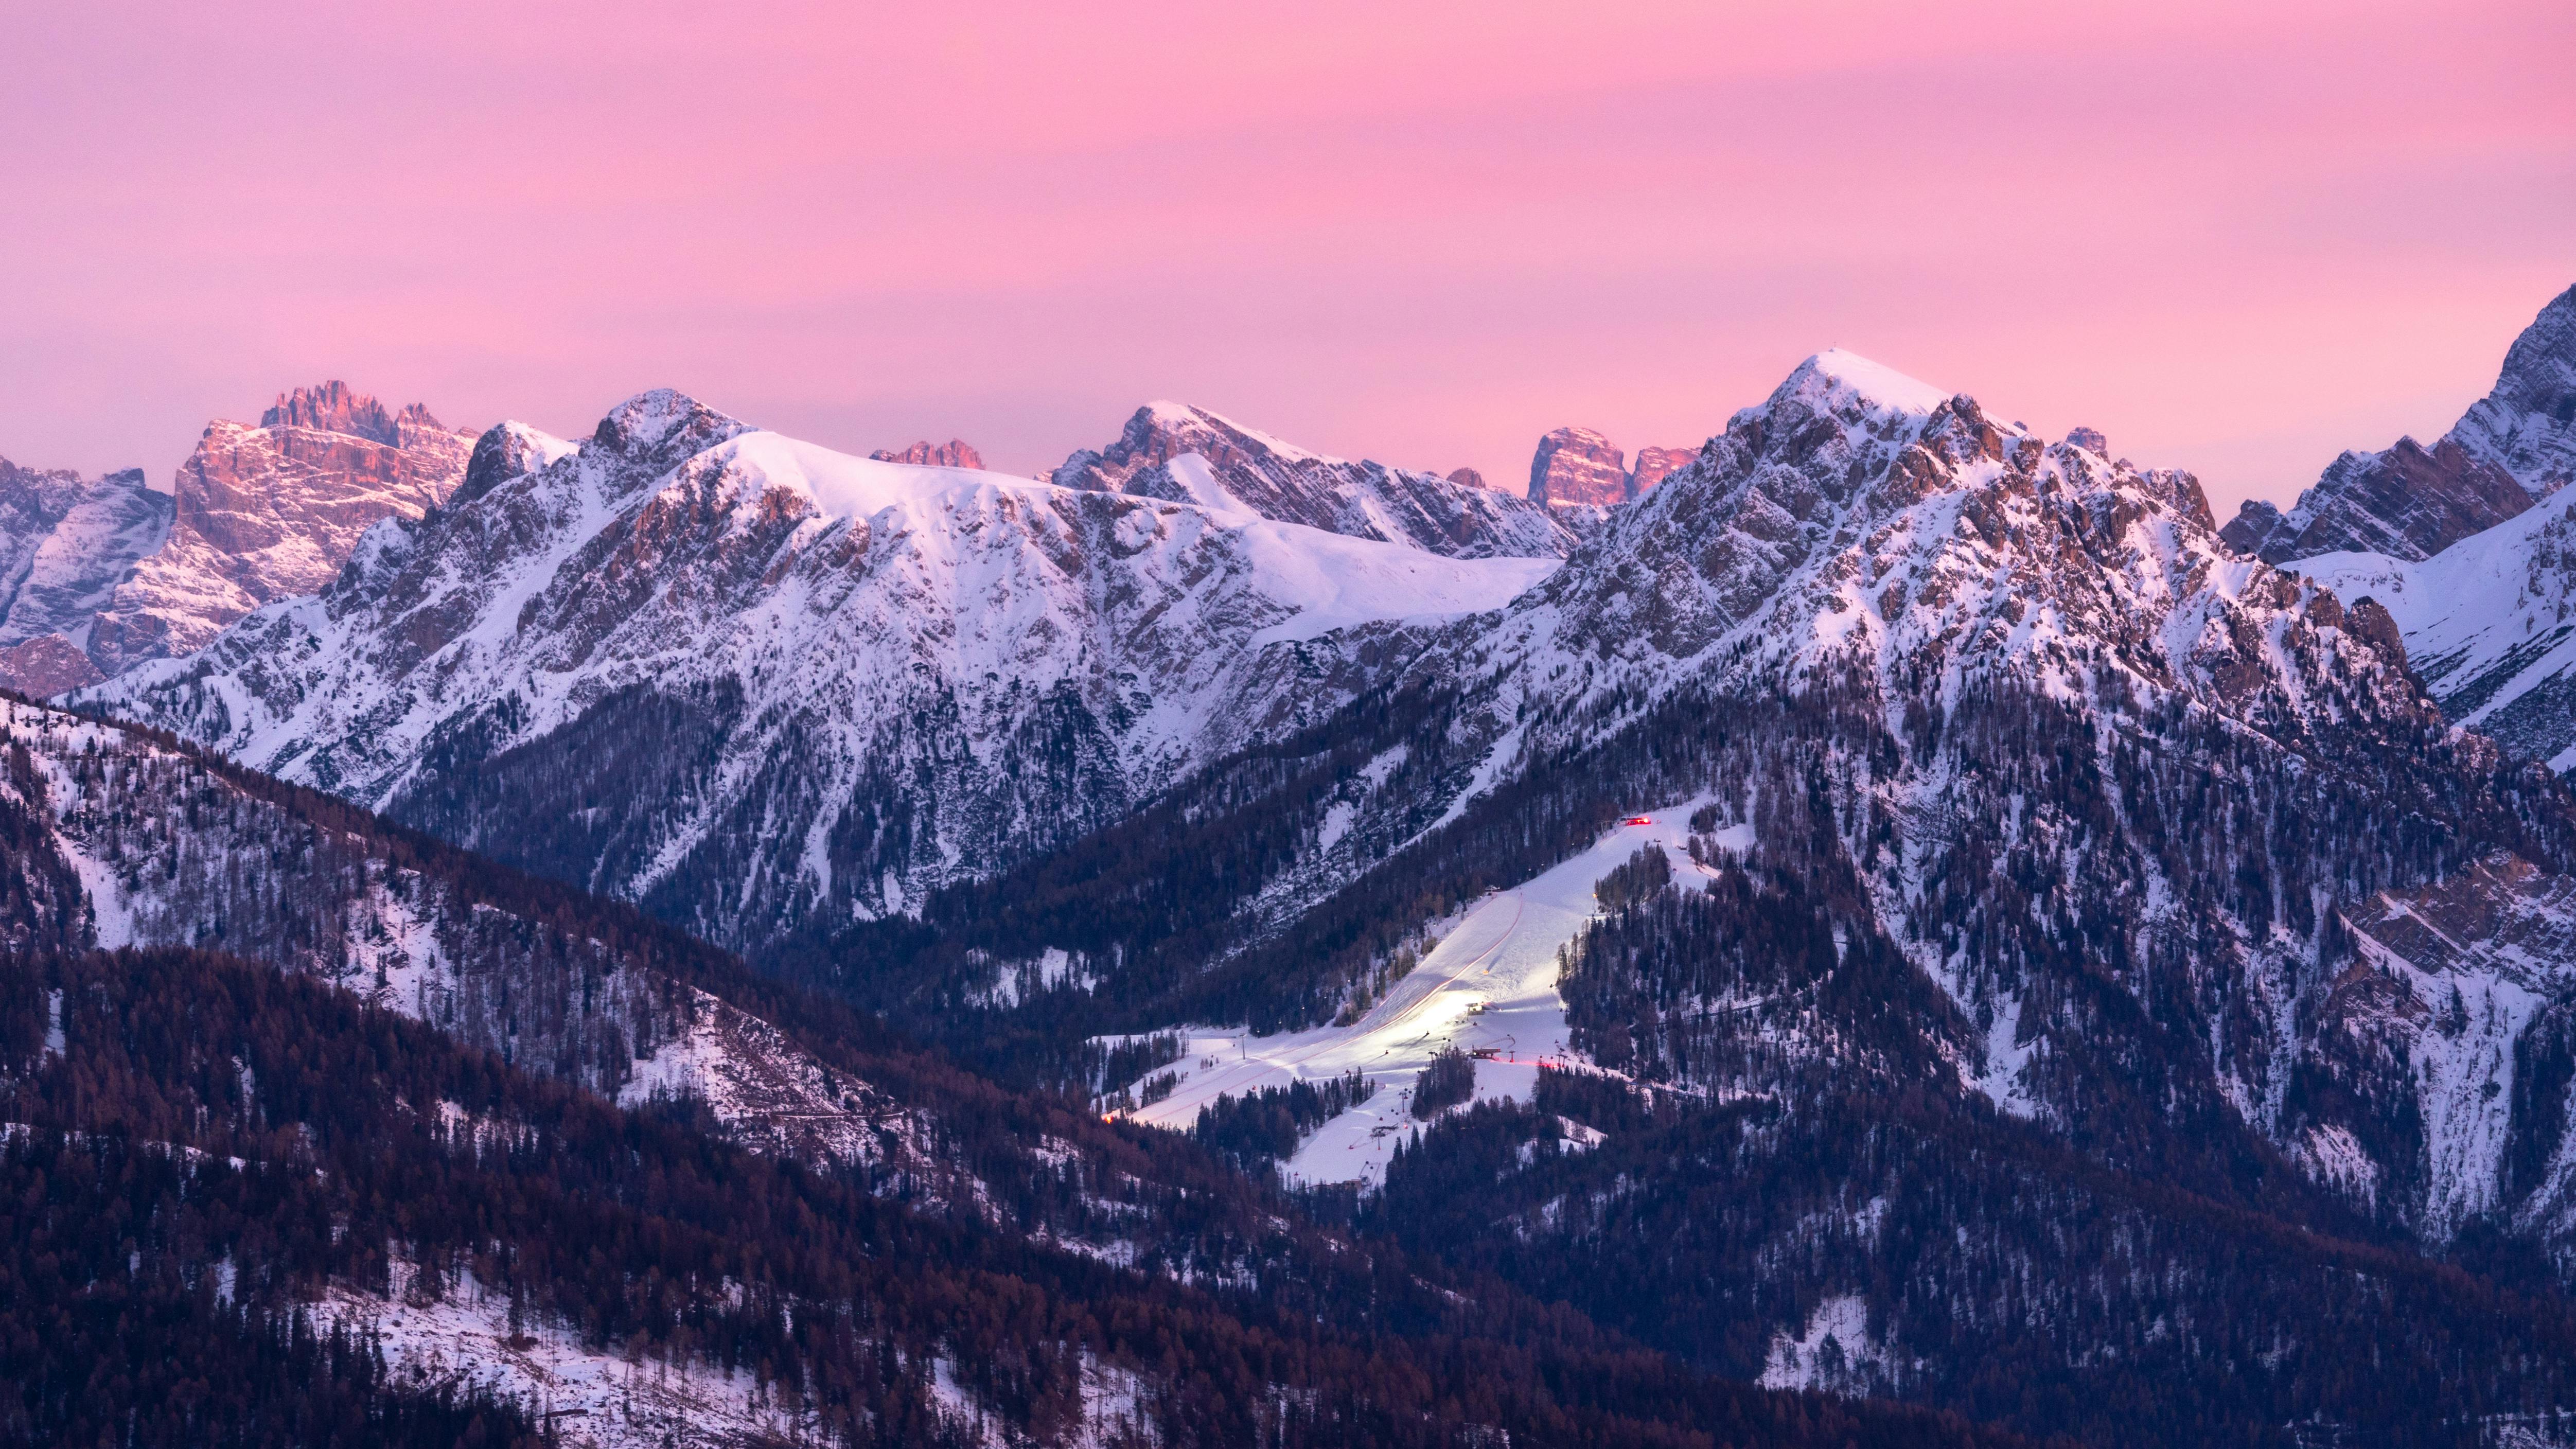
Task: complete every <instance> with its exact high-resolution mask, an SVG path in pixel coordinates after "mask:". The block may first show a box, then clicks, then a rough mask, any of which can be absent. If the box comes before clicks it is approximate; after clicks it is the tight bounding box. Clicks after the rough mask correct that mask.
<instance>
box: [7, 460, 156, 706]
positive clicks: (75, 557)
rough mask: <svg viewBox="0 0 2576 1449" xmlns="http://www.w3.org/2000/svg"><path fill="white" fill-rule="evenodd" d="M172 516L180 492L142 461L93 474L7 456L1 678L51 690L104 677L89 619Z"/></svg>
mask: <svg viewBox="0 0 2576 1449" xmlns="http://www.w3.org/2000/svg"><path fill="white" fill-rule="evenodd" d="M170 518H171V499H170V495H168V494H166V493H156V492H154V491H152V489H151V488H149V487H148V486H146V485H145V483H144V481H143V471H142V470H141V469H139V468H129V469H126V470H125V471H124V472H121V473H110V474H108V475H107V476H105V477H103V478H92V479H85V478H81V477H79V476H78V475H76V474H73V473H69V472H65V471H61V470H50V471H41V472H40V471H37V470H35V469H30V468H21V467H19V466H18V465H16V464H14V463H11V462H9V461H8V460H7V459H5V458H0V687H6V688H9V689H15V690H18V691H19V692H21V693H25V694H36V695H47V694H56V693H59V692H61V691H63V690H66V689H74V688H77V687H79V686H80V685H83V684H88V683H92V682H94V681H95V680H97V679H98V677H99V675H98V671H97V669H96V668H95V667H94V666H92V665H91V664H90V662H89V659H88V657H87V656H86V655H85V654H84V653H83V652H82V646H83V645H85V644H86V643H87V642H88V641H87V638H86V633H87V629H86V626H87V625H88V624H89V623H90V622H91V621H92V619H94V618H95V617H96V615H97V613H98V611H99V610H100V609H101V608H102V607H104V606H105V605H106V603H107V601H108V598H109V595H110V594H111V593H113V592H114V590H115V588H116V586H117V585H118V584H119V583H121V582H123V581H124V579H125V577H126V575H127V574H128V573H129V572H130V571H131V570H132V569H133V567H134V565H135V563H136V561H137V560H139V559H142V558H144V557H145V556H147V555H149V554H150V553H152V552H153V551H154V550H155V549H158V548H159V547H161V545H162V542H163V540H164V539H165V538H167V537H168V535H169V532H170Z"/></svg>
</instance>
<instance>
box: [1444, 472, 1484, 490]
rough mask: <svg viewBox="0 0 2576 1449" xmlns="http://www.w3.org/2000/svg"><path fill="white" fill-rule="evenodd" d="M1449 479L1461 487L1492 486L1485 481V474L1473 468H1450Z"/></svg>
mask: <svg viewBox="0 0 2576 1449" xmlns="http://www.w3.org/2000/svg"><path fill="white" fill-rule="evenodd" d="M1449 481H1450V482H1452V483H1455V484H1457V485H1458V486H1459V487H1461V488H1485V487H1490V486H1492V485H1490V484H1488V483H1486V482H1485V475H1484V474H1482V473H1479V472H1477V471H1476V470H1475V469H1473V468H1452V469H1450V470H1449Z"/></svg>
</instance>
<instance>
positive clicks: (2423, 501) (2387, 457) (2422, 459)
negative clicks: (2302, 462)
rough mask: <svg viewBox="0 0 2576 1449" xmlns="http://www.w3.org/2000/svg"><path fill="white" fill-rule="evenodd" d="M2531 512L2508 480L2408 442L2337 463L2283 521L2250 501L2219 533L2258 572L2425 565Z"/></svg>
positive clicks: (2454, 450)
mask: <svg viewBox="0 0 2576 1449" xmlns="http://www.w3.org/2000/svg"><path fill="white" fill-rule="evenodd" d="M2530 506H2531V495H2530V494H2529V493H2527V492H2525V491H2524V490H2523V486H2522V484H2521V483H2520V482H2518V481H2516V480H2515V478H2514V476H2513V475H2512V474H2511V473H2508V472H2506V471H2505V470H2504V469H2502V468H2500V467H2498V466H2496V465H2495V464H2494V463H2491V462H2488V461H2486V460H2485V459H2482V458H2479V457H2477V456H2475V455H2473V454H2471V453H2470V452H2469V451H2468V450H2467V449H2466V448H2463V447H2461V446H2460V444H2459V443H2458V442H2457V441H2456V440H2455V439H2452V438H2443V439H2442V440H2441V441H2439V442H2437V443H2435V444H2434V445H2433V446H2432V448H2431V449H2430V450H2427V449H2426V448H2425V447H2424V446H2423V445H2422V444H2420V443H2418V442H2416V441H2415V440H2414V439H2413V438H2400V439H2398V440H2397V446H2396V447H2393V448H2390V449H2388V450H2387V451H2386V452H2381V453H2346V454H2344V455H2343V456H2342V457H2339V458H2337V459H2335V460H2334V462H2333V463H2331V464H2329V465H2327V468H2326V471H2325V476H2324V477H2322V478H2320V479H2318V480H2317V485H2316V486H2315V487H2314V488H2311V489H2309V490H2308V491H2307V492H2305V493H2303V494H2301V495H2299V503H2298V506H2297V507H2296V508H2293V509H2291V510H2290V511H2289V512H2288V513H2286V514H2284V513H2282V512H2280V511H2279V510H2278V509H2276V508H2274V507H2273V506H2272V505H2271V504H2269V503H2264V502H2260V501H2251V500H2249V501H2248V502H2247V503H2246V504H2245V506H2244V507H2243V508H2242V509H2241V510H2239V511H2238V513H2237V515H2236V517H2235V518H2234V519H2232V520H2230V521H2229V523H2228V525H2227V527H2226V528H2225V529H2224V530H2222V532H2221V535H2220V536H2221V537H2223V538H2225V539H2226V540H2227V542H2228V544H2229V545H2230V546H2231V547H2233V548H2236V549H2239V550H2241V551H2243V552H2245V553H2250V554H2254V555H2256V556H2258V557H2260V558H2262V559H2263V560H2264V561H2265V562H2267V563H2288V562H2290V561H2291V560H2294V559H2304V558H2311V557H2314V556H2316V555H2318V554H2323V553H2336V552H2344V551H2357V552H2369V553H2383V554H2386V555H2388V556H2390V557H2392V558H2402V559H2408V560H2417V559H2426V558H2430V557H2432V556H2433V555H2434V554H2437V553H2439V552H2441V551H2442V550H2443V549H2446V548H2448V547H2450V546H2451V545H2452V544H2454V543H2457V542H2459V541H2460V540H2461V539H2464V538H2467V537H2468V536H2469V535H2471V534H2474V533H2482V532H2484V531H2486V530H2487V529H2490V528H2493V527H2494V526H2496V525H2497V524H2499V523H2502V522H2504V521H2505V520H2506V519H2508V518H2511V517H2513V516H2514V515H2516V514H2518V513H2520V512H2522V511H2523V510H2524V509H2526V508H2529V507H2530Z"/></svg>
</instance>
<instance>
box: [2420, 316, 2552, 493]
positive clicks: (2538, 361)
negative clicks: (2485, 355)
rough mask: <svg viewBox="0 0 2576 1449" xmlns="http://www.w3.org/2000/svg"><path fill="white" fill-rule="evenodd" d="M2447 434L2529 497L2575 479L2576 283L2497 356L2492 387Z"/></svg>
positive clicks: (2549, 490) (2549, 491)
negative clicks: (2499, 368)
mask: <svg viewBox="0 0 2576 1449" xmlns="http://www.w3.org/2000/svg"><path fill="white" fill-rule="evenodd" d="M2451 437H2452V439H2453V440H2455V441H2457V442H2458V443H2459V445H2460V446H2461V447H2463V448H2466V449H2467V450H2468V451H2469V452H2470V453H2471V454H2472V455H2473V456H2475V457H2478V458H2481V459H2483V460H2485V461H2487V462H2490V463H2493V464H2495V465H2496V466H2497V467H2499V468H2502V469H2504V470H2505V471H2506V472H2508V473H2511V474H2512V475H2513V476H2514V477H2515V478H2516V479H2519V480H2520V481H2521V483H2522V486H2523V487H2524V488H2525V489H2526V490H2528V491H2529V492H2530V493H2531V495H2532V496H2533V497H2535V498H2538V497H2542V496H2544V495H2547V494H2550V493H2554V492H2556V491H2557V490H2559V489H2561V488H2564V487H2566V486H2567V485H2568V484H2569V483H2570V482H2571V481H2576V287H2570V288H2568V289H2567V290H2566V291H2564V292H2561V293H2559V294H2558V296H2557V297H2556V298H2555V299H2553V300H2552V301H2551V302H2550V304H2549V305H2548V306H2546V307H2543V308H2541V309H2540V315H2539V316H2538V317H2537V318H2535V319H2533V321H2532V324H2531V325H2530V326H2529V327H2526V328H2524V329H2523V333H2522V335H2521V336H2520V337H2517V338H2515V339H2514V342H2513V347H2512V349H2511V350H2510V351H2508V352H2506V353H2505V356H2504V371H2503V372H2502V374H2500V375H2499V376H2498V377H2497V378H2496V385H2495V389H2494V390H2493V391H2491V392H2489V393H2488V394H2487V395H2486V396H2485V397H2483V398H2481V399H2479V400H2478V401H2477V402H2476V403H2475V404H2473V405H2472V406H2471V407H2470V408H2469V410H2468V412H2467V414H2466V415H2464V416H2463V417H2461V419H2460V421H2459V425H2458V426H2456V427H2454V428H2452V429H2451Z"/></svg>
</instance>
